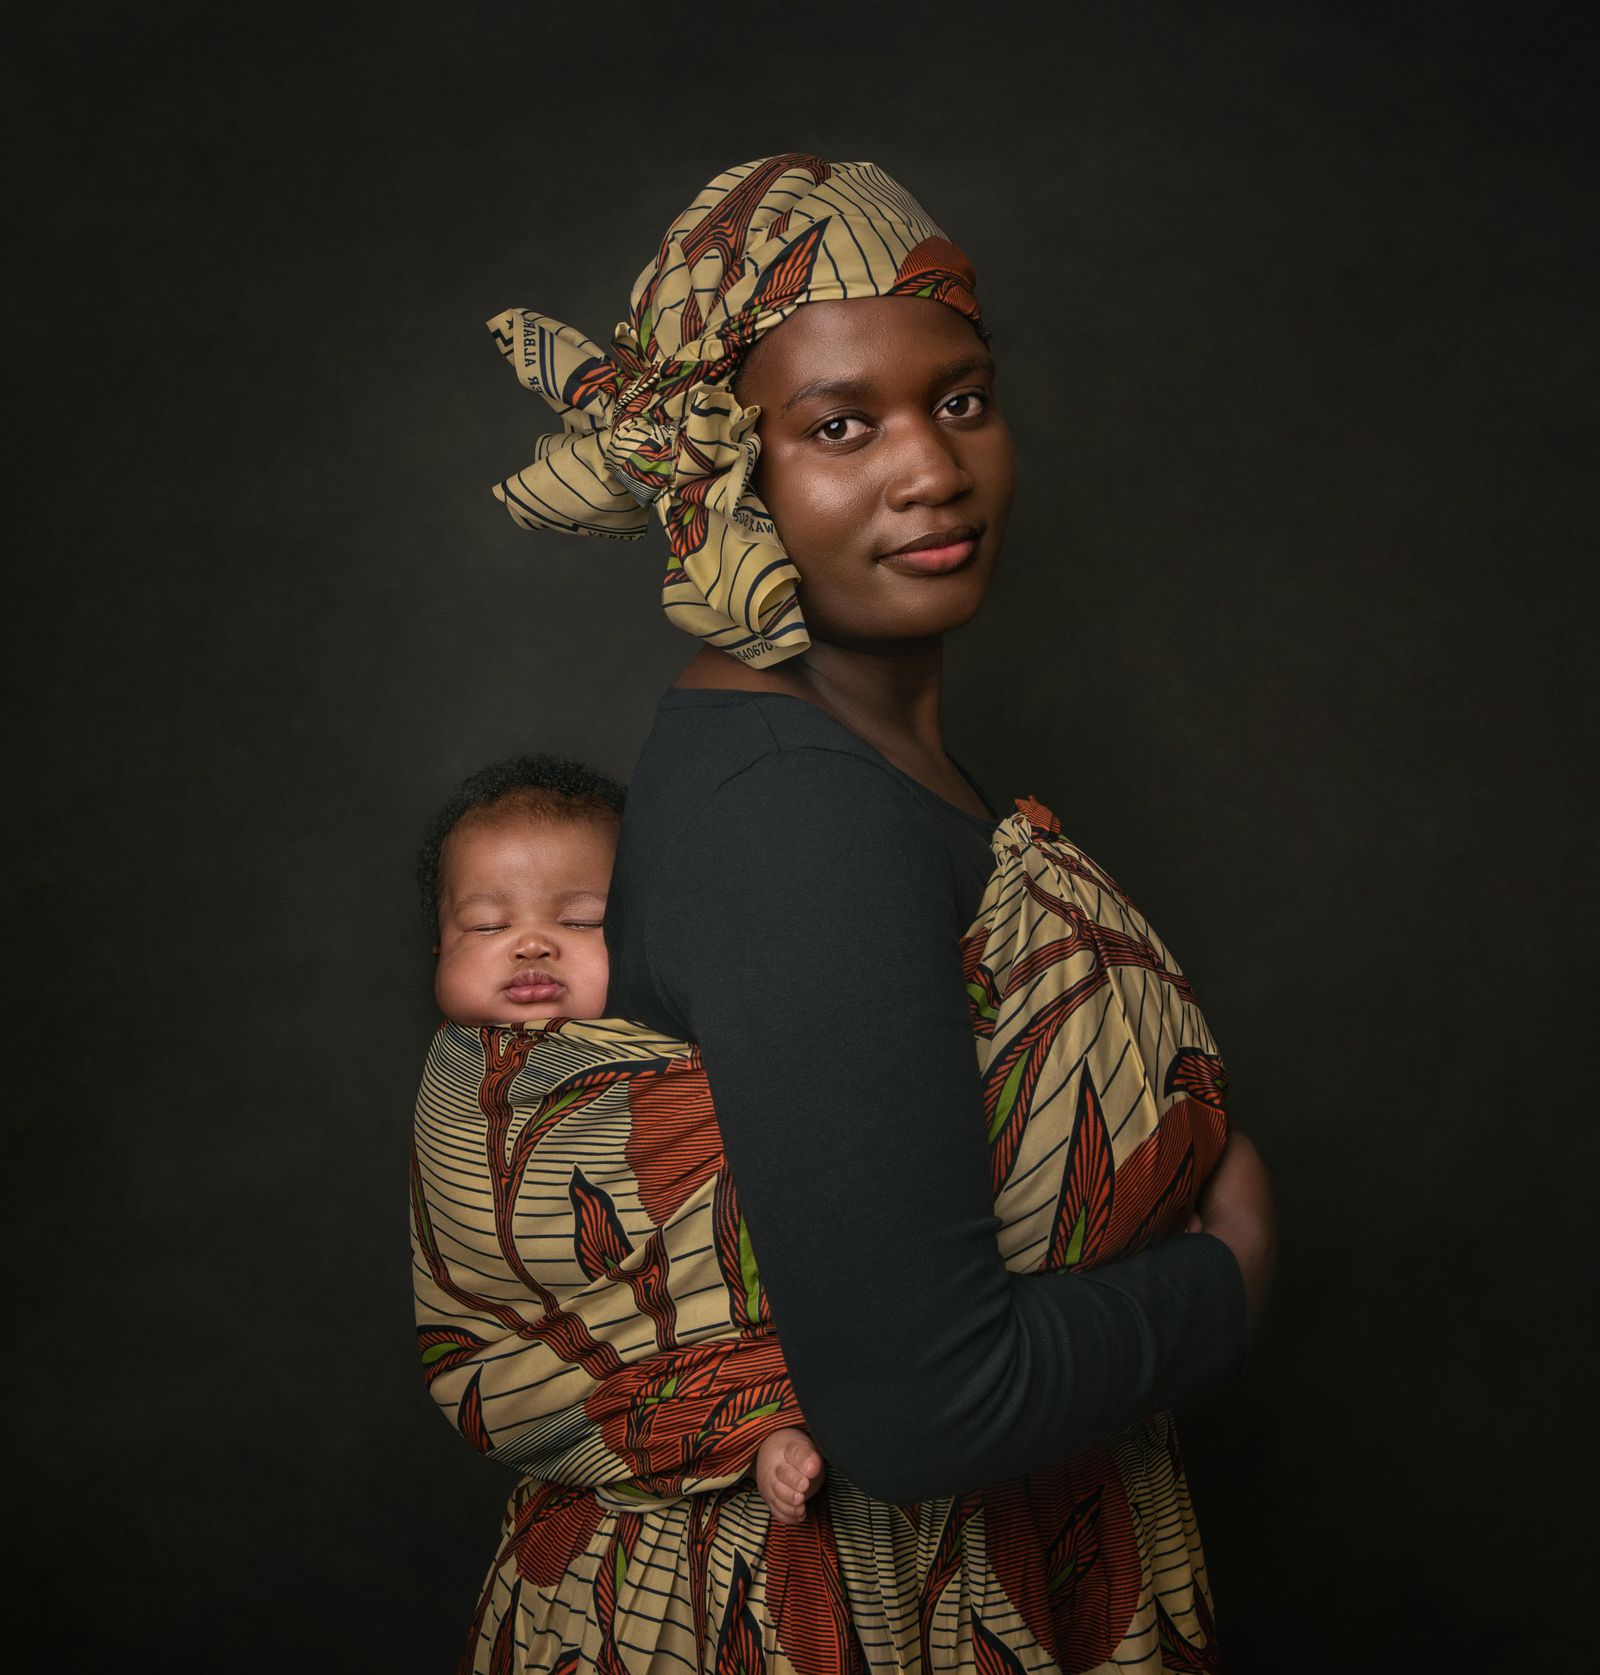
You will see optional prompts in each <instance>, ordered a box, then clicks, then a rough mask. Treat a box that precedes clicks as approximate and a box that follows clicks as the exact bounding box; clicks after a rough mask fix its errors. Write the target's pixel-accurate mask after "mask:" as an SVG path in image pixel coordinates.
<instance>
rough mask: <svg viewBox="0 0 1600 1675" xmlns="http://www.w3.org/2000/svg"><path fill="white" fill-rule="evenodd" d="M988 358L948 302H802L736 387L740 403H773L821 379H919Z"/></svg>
mask: <svg viewBox="0 0 1600 1675" xmlns="http://www.w3.org/2000/svg"><path fill="white" fill-rule="evenodd" d="M990 364H992V363H991V358H990V355H989V352H988V350H987V348H985V346H984V343H983V339H982V338H981V337H979V335H978V332H977V329H976V328H975V327H974V326H973V324H972V322H971V321H970V320H968V319H966V318H965V317H964V316H963V315H961V314H958V313H957V312H956V311H955V310H954V309H953V308H949V307H947V306H946V305H945V304H944V303H942V302H934V301H932V300H930V299H928V298H924V297H863V298H859V299H855V300H852V301H848V302H832V301H830V302H813V303H807V304H806V305H805V306H804V307H803V308H797V309H796V310H795V311H794V313H793V314H791V315H790V316H789V317H788V319H787V320H785V321H783V322H782V324H781V325H777V326H774V327H773V329H772V330H771V331H769V332H768V333H766V335H765V336H763V337H762V338H761V339H760V340H759V341H758V342H757V343H756V344H755V346H754V347H753V348H752V349H751V350H750V353H749V354H748V355H747V356H746V357H745V363H744V366H743V367H742V368H741V369H740V372H739V377H738V388H739V393H740V399H741V400H742V401H750V402H755V401H759V402H760V403H761V404H762V405H763V406H765V407H768V408H771V407H772V406H773V405H774V403H776V404H777V405H779V406H781V405H783V404H784V403H786V402H789V401H791V400H792V399H793V397H794V395H795V393H796V392H797V391H800V390H802V389H803V388H804V387H805V386H807V385H810V384H812V383H813V382H816V381H818V380H826V381H830V382H831V381H835V380H841V379H849V380H851V381H857V382H872V383H878V382H882V381H884V380H885V379H888V378H895V379H902V378H903V379H909V380H913V381H914V380H915V379H917V378H926V377H930V376H934V375H936V374H937V373H939V372H940V371H941V370H943V369H945V368H950V367H960V368H962V369H966V370H970V369H973V368H977V367H986V366H988V365H990ZM758 388H759V389H760V391H761V392H762V393H761V394H760V395H757V394H756V393H755V392H756V390H757V389H758Z"/></svg>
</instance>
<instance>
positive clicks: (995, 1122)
mask: <svg viewBox="0 0 1600 1675" xmlns="http://www.w3.org/2000/svg"><path fill="white" fill-rule="evenodd" d="M1027 1069H1028V1055H1027V1054H1026V1053H1022V1054H1019V1055H1018V1058H1017V1062H1016V1063H1015V1064H1014V1065H1012V1067H1011V1074H1010V1075H1009V1076H1007V1077H1006V1079H1005V1082H1004V1084H1003V1085H1002V1087H1001V1089H1000V1097H999V1098H998V1099H997V1100H996V1101H995V1105H994V1115H993V1117H991V1118H990V1119H989V1139H990V1141H991V1143H992V1142H993V1140H994V1137H995V1135H997V1134H998V1133H999V1132H1000V1130H1001V1129H1002V1128H1004V1127H1005V1126H1006V1124H1007V1123H1008V1122H1009V1121H1010V1120H1011V1111H1012V1108H1013V1107H1014V1106H1015V1105H1016V1103H1017V1093H1018V1091H1019V1090H1020V1089H1021V1087H1022V1078H1023V1076H1024V1075H1025V1074H1026V1073H1027Z"/></svg>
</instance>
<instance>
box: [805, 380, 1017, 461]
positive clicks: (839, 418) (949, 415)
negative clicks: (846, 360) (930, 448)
mask: <svg viewBox="0 0 1600 1675" xmlns="http://www.w3.org/2000/svg"><path fill="white" fill-rule="evenodd" d="M992 399H993V396H992V395H991V393H990V392H989V391H988V390H958V391H957V392H956V394H955V395H949V396H946V397H945V398H944V400H943V401H941V402H940V403H939V405H938V406H937V407H935V408H934V410H933V411H934V414H935V416H936V417H937V416H939V415H943V416H944V418H945V420H946V421H947V422H949V423H954V424H960V423H962V422H964V421H965V422H970V421H971V420H973V419H981V418H983V417H984V415H985V414H986V413H987V412H988V411H989V403H990V401H991V400H992ZM872 424H873V421H872V420H871V419H870V418H868V417H867V415H866V414H864V413H835V414H833V415H831V416H830V417H829V418H826V419H823V420H822V421H821V422H820V423H818V424H816V425H813V426H812V428H811V436H812V438H813V440H815V441H818V442H821V443H822V444H823V445H824V446H825V447H832V448H842V447H846V446H848V445H849V444H851V443H854V442H859V441H860V440H861V439H862V436H863V435H864V434H865V433H866V432H867V431H869V430H871V429H872ZM852 425H859V426H860V427H861V429H860V430H856V431H852V430H851V429H849V427H850V426H852Z"/></svg>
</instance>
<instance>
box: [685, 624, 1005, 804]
mask: <svg viewBox="0 0 1600 1675" xmlns="http://www.w3.org/2000/svg"><path fill="white" fill-rule="evenodd" d="M943 683H944V642H943V640H942V639H939V638H934V639H930V640H918V641H914V642H910V643H904V642H897V643H896V644H894V645H893V646H889V647H861V646H842V645H834V644H830V643H827V642H816V641H814V642H813V643H812V645H811V647H810V649H809V650H808V651H805V652H803V653H801V655H800V656H798V657H793V658H790V659H789V660H788V661H787V662H785V663H779V664H777V665H776V666H775V667H773V668H770V669H752V668H750V667H748V666H747V665H746V664H743V663H741V662H739V661H738V659H737V658H734V657H730V656H728V654H727V653H726V652H721V651H717V650H716V649H715V648H713V647H711V646H707V647H704V648H703V649H702V650H701V651H700V652H699V653H698V654H697V655H696V656H695V658H694V660H693V661H692V662H691V663H690V664H689V666H688V668H687V669H685V670H684V672H683V674H682V675H680V676H679V678H678V680H677V682H676V684H677V685H678V686H680V687H702V688H717V687H720V688H724V689H727V688H732V689H734V690H737V691H744V692H777V693H782V694H784V695H785V696H788V697H791V698H803V699H804V700H805V701H806V702H807V703H810V704H815V705H816V706H817V707H818V709H821V710H826V711H827V713H828V714H829V715H831V716H832V717H833V718H834V720H835V721H837V722H839V723H840V725H841V726H844V727H848V728H849V729H850V731H851V732H852V733H854V734H855V735H856V736H857V737H858V738H861V739H864V740H866V742H867V743H868V744H870V745H871V746H872V747H873V749H874V750H876V751H877V752H878V753H879V754H880V755H882V756H885V757H887V758H888V760H889V761H891V762H893V763H894V765H895V766H896V767H897V768H899V769H900V771H901V772H902V773H905V774H909V775H910V776H911V777H912V778H913V779H915V780H917V781H918V782H919V783H921V784H923V785H925V786H927V788H928V789H929V790H930V791H933V792H935V793H937V794H938V795H939V796H941V797H943V798H944V799H945V800H946V801H947V802H951V803H954V804H955V805H956V806H957V807H958V808H964V809H966V810H968V811H969V812H971V813H974V814H986V813H987V812H988V811H987V810H986V809H985V808H984V807H983V804H982V802H981V801H980V800H979V798H978V796H977V793H976V792H974V791H973V789H972V787H971V786H970V785H969V784H968V783H967V781H966V780H965V779H964V778H963V777H962V775H961V773H960V770H959V769H957V768H956V766H955V764H954V763H952V762H951V760H950V758H949V757H948V756H947V755H946V754H945V750H944V742H943V739H942V738H941V736H940V731H939V699H940V694H941V691H942V688H943Z"/></svg>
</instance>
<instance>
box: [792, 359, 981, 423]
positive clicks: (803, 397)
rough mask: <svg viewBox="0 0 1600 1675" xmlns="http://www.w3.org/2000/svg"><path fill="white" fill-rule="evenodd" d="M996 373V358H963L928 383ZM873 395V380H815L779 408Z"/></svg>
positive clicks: (947, 382)
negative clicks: (973, 373) (830, 399)
mask: <svg viewBox="0 0 1600 1675" xmlns="http://www.w3.org/2000/svg"><path fill="white" fill-rule="evenodd" d="M993 371H994V358H993V357H992V356H990V355H963V356H962V358H961V359H960V360H958V361H951V362H949V363H948V364H947V365H945V366H941V367H939V368H938V370H937V371H935V372H934V374H933V376H932V377H931V378H930V379H929V380H928V382H929V384H930V385H935V386H936V385H939V384H950V383H954V382H955V380H956V379H957V378H965V377H966V376H967V375H968V373H972V372H990V373H992V372H993ZM871 393H872V380H871V379H870V378H814V379H812V381H811V382H810V383H809V384H802V385H801V386H800V388H799V389H798V390H796V391H795V392H794V394H793V395H792V396H790V397H789V399H788V400H787V401H786V402H784V404H783V406H782V407H781V408H779V410H778V411H779V412H780V413H787V412H788V411H789V409H790V408H791V407H798V406H799V405H800V403H801V402H802V401H813V400H815V399H816V398H817V397H818V396H828V397H830V398H838V399H840V400H844V401H860V400H861V399H862V398H863V397H865V396H868V395H870V394H871Z"/></svg>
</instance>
